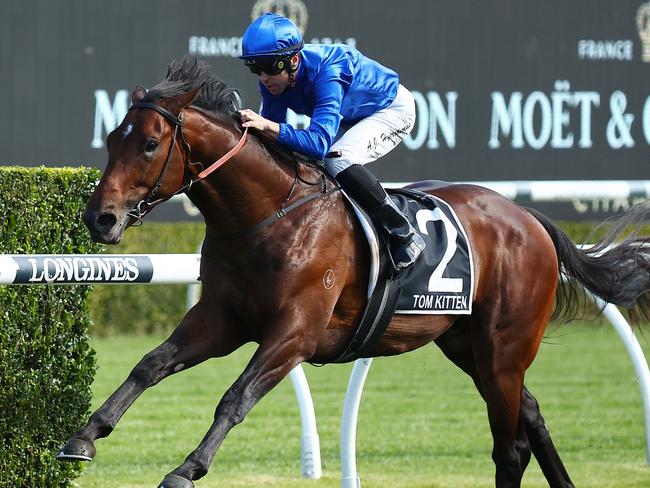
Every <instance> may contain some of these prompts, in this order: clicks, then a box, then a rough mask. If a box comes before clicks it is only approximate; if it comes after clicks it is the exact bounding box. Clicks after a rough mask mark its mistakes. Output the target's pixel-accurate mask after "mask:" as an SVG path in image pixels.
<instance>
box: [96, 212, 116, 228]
mask: <svg viewBox="0 0 650 488" xmlns="http://www.w3.org/2000/svg"><path fill="white" fill-rule="evenodd" d="M116 222H117V218H116V217H115V215H113V214H110V213H103V214H101V215H100V216H99V217H97V227H102V228H105V229H110V228H111V227H113V226H114V225H115V224H116Z"/></svg>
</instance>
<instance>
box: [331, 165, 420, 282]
mask: <svg viewBox="0 0 650 488" xmlns="http://www.w3.org/2000/svg"><path fill="white" fill-rule="evenodd" d="M336 181H338V183H339V184H340V185H341V188H343V190H344V191H345V192H346V193H348V194H349V195H350V196H351V197H352V198H354V199H355V200H356V201H357V202H359V204H361V206H362V207H363V209H364V210H365V211H366V212H368V214H369V215H370V218H371V219H372V220H373V222H374V223H375V225H378V226H379V227H381V228H382V229H383V230H384V232H385V233H386V235H387V236H388V240H389V244H390V248H391V254H392V256H393V261H394V264H395V268H396V269H397V270H398V271H400V270H403V269H405V268H408V267H409V266H411V265H412V264H413V263H415V261H417V259H418V257H419V256H420V254H421V253H422V250H423V249H424V248H425V246H426V244H425V243H424V240H423V239H422V236H420V234H418V233H417V231H416V230H415V229H414V228H413V226H412V225H411V223H410V222H409V221H408V220H407V218H406V217H405V216H404V214H402V212H400V210H399V209H398V208H397V207H396V206H395V203H393V201H392V200H391V198H390V197H389V196H388V194H387V193H386V191H385V190H384V188H383V187H382V186H381V183H379V180H378V179H377V177H376V176H375V175H373V174H372V173H371V172H370V171H369V170H367V169H366V168H365V167H364V166H363V165H361V164H353V165H352V166H350V167H348V168H346V169H344V170H343V171H341V172H340V173H339V174H338V175H336Z"/></svg>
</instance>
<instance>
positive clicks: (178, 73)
mask: <svg viewBox="0 0 650 488" xmlns="http://www.w3.org/2000/svg"><path fill="white" fill-rule="evenodd" d="M197 86H202V87H203V88H202V89H201V92H200V93H199V96H198V98H197V99H196V100H194V103H193V104H192V105H195V106H197V107H200V108H202V109H205V110H209V111H214V112H219V113H223V114H225V115H229V116H233V115H234V114H235V113H236V112H237V111H238V110H239V109H241V107H242V97H241V94H240V93H239V90H236V89H234V88H229V87H228V86H227V85H226V84H225V83H224V82H223V81H221V80H220V79H219V78H217V77H216V76H215V75H214V74H213V73H212V71H210V66H209V65H208V64H206V63H204V62H203V61H199V60H198V58H197V57H196V56H189V55H187V56H185V57H183V59H181V60H180V61H176V60H174V61H172V62H171V63H170V65H169V67H168V68H167V75H165V79H164V80H163V81H161V82H160V83H158V84H157V85H156V86H154V87H153V88H152V89H151V90H149V91H148V92H147V94H146V95H145V96H144V98H143V99H142V101H143V102H153V101H155V100H156V99H158V98H173V97H176V96H178V95H181V94H183V93H187V92H188V91H190V90H192V89H194V88H196V87H197Z"/></svg>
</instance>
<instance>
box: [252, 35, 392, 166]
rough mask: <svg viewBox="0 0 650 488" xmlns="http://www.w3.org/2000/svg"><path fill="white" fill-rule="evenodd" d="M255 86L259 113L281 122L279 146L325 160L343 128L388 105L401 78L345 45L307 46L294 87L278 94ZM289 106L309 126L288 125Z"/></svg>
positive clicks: (301, 52) (302, 55)
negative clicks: (259, 96)
mask: <svg viewBox="0 0 650 488" xmlns="http://www.w3.org/2000/svg"><path fill="white" fill-rule="evenodd" d="M259 87H260V93H261V95H262V111H261V115H262V116H263V117H265V118H267V119H269V120H272V121H274V122H277V123H279V124H280V135H279V137H278V142H279V143H280V144H283V145H285V146H287V147H289V148H291V149H293V150H294V151H298V152H301V153H303V154H306V155H308V156H311V157H313V158H317V159H323V158H324V157H325V155H326V154H327V153H328V152H329V149H330V147H331V146H332V144H333V142H334V138H335V137H336V134H337V133H338V131H339V128H340V126H341V124H344V125H346V126H351V125H354V124H355V123H356V122H358V121H359V120H361V119H363V118H366V117H368V116H369V115H372V114H374V113H375V112H377V111H378V110H381V109H383V108H386V107H387V106H388V105H390V103H391V102H392V101H393V100H394V99H395V95H396V94H397V88H398V87H399V76H398V75H397V73H396V72H395V71H393V70H391V69H388V68H386V67H384V66H382V65H381V64H379V63H378V62H376V61H373V60H372V59H370V58H368V57H366V56H364V55H363V54H361V53H360V52H359V51H357V50H356V49H354V48H353V47H350V46H347V45H345V44H330V45H323V44H305V47H304V48H303V49H302V50H301V51H300V65H299V67H298V72H297V73H296V83H295V85H294V86H293V87H289V88H287V89H286V90H285V91H284V93H282V94H280V95H277V96H275V95H272V94H271V93H270V92H269V91H268V90H267V89H266V87H264V85H263V84H262V82H260V84H259ZM287 108H290V109H291V110H293V111H294V112H296V113H298V114H304V115H308V116H309V117H311V123H310V125H309V127H308V128H307V129H300V130H299V129H295V128H293V127H291V126H290V125H288V124H287V123H286V119H287Z"/></svg>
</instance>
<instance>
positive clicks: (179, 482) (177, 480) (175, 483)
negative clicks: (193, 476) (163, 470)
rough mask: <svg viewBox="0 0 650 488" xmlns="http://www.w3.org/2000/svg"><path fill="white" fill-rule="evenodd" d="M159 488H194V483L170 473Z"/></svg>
mask: <svg viewBox="0 0 650 488" xmlns="http://www.w3.org/2000/svg"><path fill="white" fill-rule="evenodd" d="M158 488H194V483H192V481H190V480H188V479H187V478H183V477H182V476H178V475H177V474H174V473H169V474H168V475H167V476H165V479H163V480H162V483H160V484H159V485H158Z"/></svg>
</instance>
